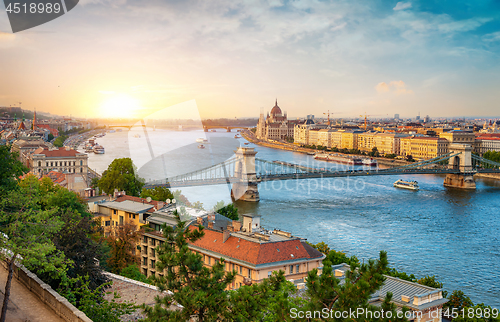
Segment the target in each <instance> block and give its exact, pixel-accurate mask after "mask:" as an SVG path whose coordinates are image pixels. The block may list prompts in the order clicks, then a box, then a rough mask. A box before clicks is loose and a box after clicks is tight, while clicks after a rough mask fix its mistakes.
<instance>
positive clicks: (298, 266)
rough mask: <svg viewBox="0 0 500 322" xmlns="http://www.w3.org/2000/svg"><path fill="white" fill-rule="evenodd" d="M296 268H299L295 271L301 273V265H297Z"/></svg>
mask: <svg viewBox="0 0 500 322" xmlns="http://www.w3.org/2000/svg"><path fill="white" fill-rule="evenodd" d="M296 268H297V269H296V270H295V272H296V273H300V270H299V268H300V265H297V267H296Z"/></svg>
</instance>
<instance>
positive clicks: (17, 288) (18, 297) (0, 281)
mask: <svg viewBox="0 0 500 322" xmlns="http://www.w3.org/2000/svg"><path fill="white" fill-rule="evenodd" d="M7 274H8V272H7V270H6V269H5V267H4V266H3V265H0V290H1V294H0V303H3V299H4V294H5V283H6V282H7ZM6 321H9V322H26V321H30V322H46V321H51V322H64V320H63V319H62V318H60V317H59V316H58V315H57V314H56V313H55V312H54V311H53V310H52V309H51V308H50V307H48V306H46V305H45V303H43V302H42V301H41V300H40V299H39V298H38V297H37V296H36V295H35V294H33V293H32V292H31V291H30V290H28V289H27V288H26V286H24V285H23V284H21V283H20V282H19V281H18V280H17V279H16V278H13V279H12V285H11V288H10V297H9V305H8V307H7V318H6Z"/></svg>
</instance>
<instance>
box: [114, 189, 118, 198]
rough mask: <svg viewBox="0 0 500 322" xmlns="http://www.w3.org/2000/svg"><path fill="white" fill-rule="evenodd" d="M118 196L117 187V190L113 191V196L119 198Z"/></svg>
mask: <svg viewBox="0 0 500 322" xmlns="http://www.w3.org/2000/svg"><path fill="white" fill-rule="evenodd" d="M118 196H119V194H118V189H115V191H114V192H113V198H118Z"/></svg>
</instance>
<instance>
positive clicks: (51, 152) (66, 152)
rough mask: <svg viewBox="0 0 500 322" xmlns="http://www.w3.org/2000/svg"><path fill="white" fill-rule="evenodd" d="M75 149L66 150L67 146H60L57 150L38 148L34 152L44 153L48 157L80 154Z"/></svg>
mask: <svg viewBox="0 0 500 322" xmlns="http://www.w3.org/2000/svg"><path fill="white" fill-rule="evenodd" d="M80 153H81V152H78V151H76V150H73V149H69V150H66V148H59V149H57V150H49V149H48V148H42V147H40V148H38V149H36V150H35V152H33V154H44V155H45V157H47V158H57V157H74V156H76V155H77V154H80Z"/></svg>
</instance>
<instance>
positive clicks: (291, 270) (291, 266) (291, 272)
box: [290, 265, 293, 274]
mask: <svg viewBox="0 0 500 322" xmlns="http://www.w3.org/2000/svg"><path fill="white" fill-rule="evenodd" d="M290 274H293V265H290Z"/></svg>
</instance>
